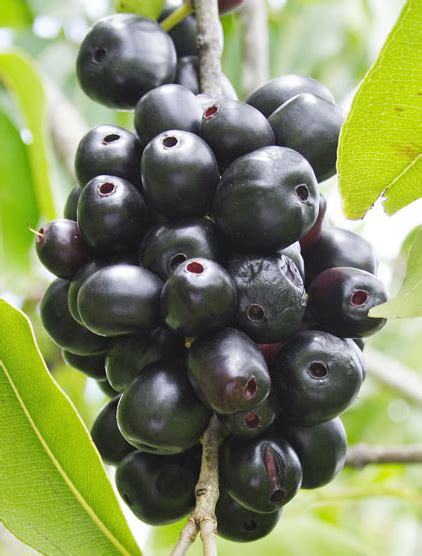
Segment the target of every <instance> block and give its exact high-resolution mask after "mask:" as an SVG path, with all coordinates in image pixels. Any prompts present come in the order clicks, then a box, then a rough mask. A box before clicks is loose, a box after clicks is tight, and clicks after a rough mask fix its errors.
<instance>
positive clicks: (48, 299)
mask: <svg viewBox="0 0 422 556" xmlns="http://www.w3.org/2000/svg"><path fill="white" fill-rule="evenodd" d="M68 290H69V281H68V280H63V279H61V278H57V279H56V280H54V281H53V282H51V284H50V285H49V286H48V288H47V290H46V291H45V293H44V295H43V298H42V300H41V305H40V312H41V322H42V323H43V326H44V328H45V330H46V332H47V334H48V335H49V336H50V338H51V339H52V340H53V342H55V343H56V344H57V345H58V346H60V347H61V348H63V349H65V350H66V351H70V352H71V353H75V354H76V355H92V354H95V353H101V352H103V351H104V350H105V349H106V347H107V340H106V338H101V336H97V335H96V334H93V333H92V332H90V331H89V330H87V329H86V328H85V327H83V326H81V325H80V324H79V323H78V322H76V321H75V320H74V319H73V317H72V315H71V314H70V311H69V305H68V303H67V293H68Z"/></svg>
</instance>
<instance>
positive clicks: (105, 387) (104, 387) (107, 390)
mask: <svg viewBox="0 0 422 556" xmlns="http://www.w3.org/2000/svg"><path fill="white" fill-rule="evenodd" d="M97 385H98V388H99V389H100V390H101V392H103V394H104V395H105V396H107V397H108V398H115V397H116V396H117V395H118V394H119V392H117V390H115V389H114V388H113V387H112V386H111V385H110V383H109V381H108V380H107V379H106V378H105V379H104V380H97Z"/></svg>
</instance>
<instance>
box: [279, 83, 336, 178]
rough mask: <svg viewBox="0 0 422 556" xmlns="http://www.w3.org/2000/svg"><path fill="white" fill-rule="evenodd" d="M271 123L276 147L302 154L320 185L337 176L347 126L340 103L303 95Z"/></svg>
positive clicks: (285, 105) (292, 100) (288, 104)
mask: <svg viewBox="0 0 422 556" xmlns="http://www.w3.org/2000/svg"><path fill="white" fill-rule="evenodd" d="M268 121H269V122H270V124H271V126H272V128H273V130H274V135H275V142H276V145H280V146H281V147H289V148H291V149H294V150H295V151H298V152H299V153H300V154H302V155H303V156H304V157H305V158H306V159H307V160H308V161H309V163H310V164H311V166H312V168H313V169H314V172H315V175H316V177H317V179H318V181H319V182H320V181H324V180H326V179H328V178H330V177H331V176H334V174H335V173H336V162H337V146H338V138H339V135H340V129H341V126H342V125H343V116H342V113H341V110H340V108H339V107H338V106H337V105H336V104H334V103H332V102H329V101H327V100H325V99H323V98H321V97H319V96H317V95H313V94H311V93H302V94H301V95H297V96H295V97H293V98H291V99H290V100H288V101H287V102H286V103H284V104H283V105H282V106H280V108H278V109H277V110H276V111H275V112H273V114H271V116H270V117H269V119H268Z"/></svg>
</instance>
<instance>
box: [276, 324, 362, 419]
mask: <svg viewBox="0 0 422 556" xmlns="http://www.w3.org/2000/svg"><path fill="white" fill-rule="evenodd" d="M363 373H364V370H363V361H362V358H361V355H360V354H359V352H358V349H357V348H356V347H355V346H353V345H352V344H349V343H348V342H347V340H343V339H342V338H337V336H333V335H331V334H328V332H320V331H306V332H300V333H299V334H296V335H295V336H292V337H291V338H290V339H289V340H287V342H286V343H285V344H284V345H283V346H282V347H281V349H280V351H279V352H278V355H277V357H276V360H275V364H274V369H273V374H272V378H273V382H274V389H275V392H276V394H277V395H278V397H279V399H280V407H281V411H282V414H283V418H285V419H286V420H287V421H289V422H292V423H295V424H300V425H306V426H312V425H318V424H320V423H324V422H325V421H329V420H330V419H333V418H334V417H337V416H338V415H340V414H341V413H342V412H343V411H345V410H346V409H347V408H348V407H349V406H350V405H351V404H352V402H353V401H354V400H355V398H356V396H357V395H358V393H359V389H360V387H361V385H362V381H363Z"/></svg>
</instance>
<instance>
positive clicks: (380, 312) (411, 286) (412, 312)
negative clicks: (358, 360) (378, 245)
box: [369, 229, 422, 319]
mask: <svg viewBox="0 0 422 556" xmlns="http://www.w3.org/2000/svg"><path fill="white" fill-rule="evenodd" d="M369 315H370V316H371V317H382V318H386V319H406V318H411V317H422V229H420V230H419V231H418V234H417V236H416V238H415V241H414V242H413V244H412V247H411V249H410V252H409V259H408V261H407V269H406V277H405V279H404V282H403V285H402V287H401V288H400V290H399V292H398V293H397V295H396V296H395V297H393V299H390V301H387V303H383V304H382V305H377V306H376V307H373V308H372V309H371V310H370V312H369Z"/></svg>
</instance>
